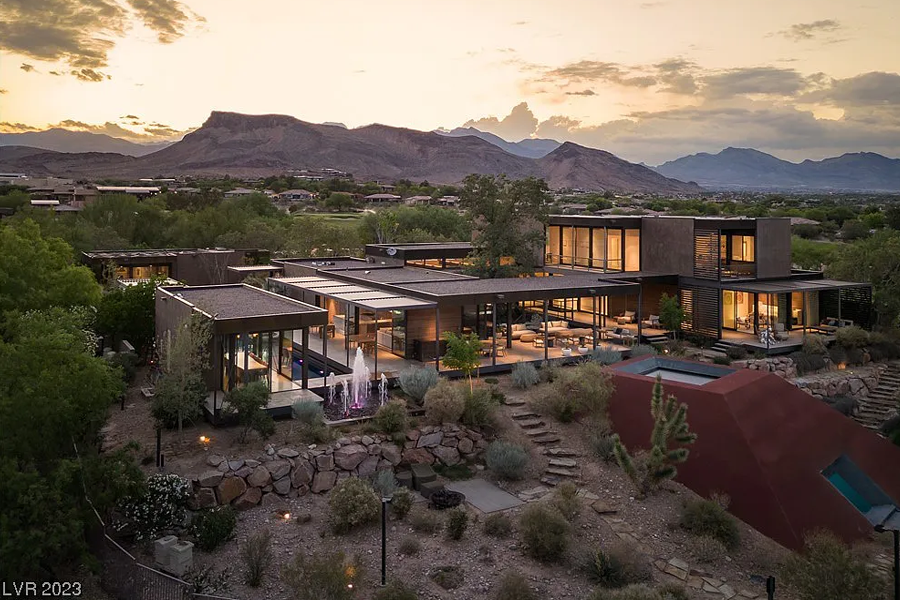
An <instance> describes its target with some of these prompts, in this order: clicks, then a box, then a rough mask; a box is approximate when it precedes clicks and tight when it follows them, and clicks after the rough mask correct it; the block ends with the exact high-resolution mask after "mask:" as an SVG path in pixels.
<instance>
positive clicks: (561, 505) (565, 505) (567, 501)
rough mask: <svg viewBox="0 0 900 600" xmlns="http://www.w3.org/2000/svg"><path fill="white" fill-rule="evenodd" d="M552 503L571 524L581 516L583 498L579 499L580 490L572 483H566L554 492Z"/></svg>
mask: <svg viewBox="0 0 900 600" xmlns="http://www.w3.org/2000/svg"><path fill="white" fill-rule="evenodd" d="M550 503H551V504H552V505H553V506H554V508H556V510H558V511H559V514H561V515H562V516H563V517H565V519H566V521H568V522H569V523H571V522H572V521H574V520H575V519H577V518H578V515H579V514H581V498H579V497H578V488H577V487H576V486H575V484H574V483H572V482H571V481H566V482H564V483H562V484H560V485H559V486H557V488H556V489H555V490H553V497H552V498H551V499H550Z"/></svg>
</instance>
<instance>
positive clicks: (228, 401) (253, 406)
mask: <svg viewBox="0 0 900 600" xmlns="http://www.w3.org/2000/svg"><path fill="white" fill-rule="evenodd" d="M268 405H269V388H268V386H267V385H266V382H265V381H254V382H253V383H250V384H247V385H245V386H242V387H239V388H237V389H234V390H232V391H230V392H228V395H227V396H226V398H225V405H224V406H225V412H226V413H227V414H229V415H231V416H233V417H235V419H236V420H237V422H238V425H240V427H241V433H240V441H241V443H244V442H246V441H247V434H249V433H250V431H251V430H252V431H256V432H257V433H258V434H259V435H260V437H262V438H263V439H265V438H268V437H269V436H270V435H272V434H273V433H274V432H275V422H274V421H272V417H271V416H269V413H267V412H266V407H267V406H268Z"/></svg>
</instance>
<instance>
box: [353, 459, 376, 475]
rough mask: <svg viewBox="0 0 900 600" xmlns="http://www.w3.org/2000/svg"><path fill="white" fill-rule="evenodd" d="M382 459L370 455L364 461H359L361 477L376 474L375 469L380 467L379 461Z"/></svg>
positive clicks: (358, 470)
mask: <svg viewBox="0 0 900 600" xmlns="http://www.w3.org/2000/svg"><path fill="white" fill-rule="evenodd" d="M380 460H381V458H380V457H378V456H368V457H366V459H365V460H364V461H362V462H361V463H359V467H358V468H357V469H356V471H357V475H359V476H360V477H370V476H371V475H374V474H375V471H376V470H377V469H378V462H379V461H380Z"/></svg>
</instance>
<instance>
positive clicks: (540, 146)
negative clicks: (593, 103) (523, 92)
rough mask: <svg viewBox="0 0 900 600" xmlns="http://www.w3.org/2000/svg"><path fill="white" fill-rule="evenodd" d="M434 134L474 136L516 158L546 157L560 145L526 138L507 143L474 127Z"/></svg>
mask: <svg viewBox="0 0 900 600" xmlns="http://www.w3.org/2000/svg"><path fill="white" fill-rule="evenodd" d="M435 133H439V134H441V135H449V136H451V137H463V136H466V135H474V136H475V137H477V138H481V139H483V140H484V141H486V142H490V143H492V144H493V145H495V146H497V147H498V148H503V149H504V150H506V151H507V152H509V153H510V154H515V155H516V156H524V157H525V158H541V157H544V156H547V155H548V154H550V153H551V152H553V151H554V150H556V149H557V148H559V147H560V146H561V145H562V143H561V142H557V141H556V140H545V139H540V138H537V139H528V138H526V139H524V140H522V141H519V142H507V141H506V140H504V139H503V138H502V137H500V136H499V135H494V134H493V133H489V132H487V131H481V130H479V129H475V128H474V127H457V128H456V129H451V130H450V131H445V130H440V129H435Z"/></svg>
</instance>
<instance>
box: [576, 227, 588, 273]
mask: <svg viewBox="0 0 900 600" xmlns="http://www.w3.org/2000/svg"><path fill="white" fill-rule="evenodd" d="M590 256H591V230H590V229H588V228H587V227H576V228H575V264H576V265H578V266H580V267H588V266H590V260H591V259H590Z"/></svg>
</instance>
